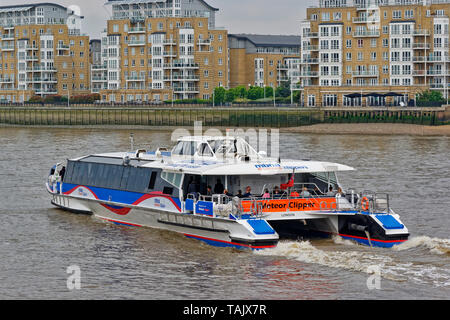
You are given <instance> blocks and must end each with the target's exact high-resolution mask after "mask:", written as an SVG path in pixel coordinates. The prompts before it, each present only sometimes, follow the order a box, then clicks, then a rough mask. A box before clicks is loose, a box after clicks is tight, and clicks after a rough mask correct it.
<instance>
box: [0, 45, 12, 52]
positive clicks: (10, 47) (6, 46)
mask: <svg viewBox="0 0 450 320" xmlns="http://www.w3.org/2000/svg"><path fill="white" fill-rule="evenodd" d="M1 48H2V50H3V51H14V45H12V46H11V45H6V44H3V46H2V47H1Z"/></svg>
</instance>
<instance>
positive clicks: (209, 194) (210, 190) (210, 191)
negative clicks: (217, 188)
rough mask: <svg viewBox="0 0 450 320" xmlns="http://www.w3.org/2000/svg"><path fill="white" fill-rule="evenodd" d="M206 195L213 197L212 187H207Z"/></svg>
mask: <svg viewBox="0 0 450 320" xmlns="http://www.w3.org/2000/svg"><path fill="white" fill-rule="evenodd" d="M206 195H207V196H212V188H211V186H207V187H206Z"/></svg>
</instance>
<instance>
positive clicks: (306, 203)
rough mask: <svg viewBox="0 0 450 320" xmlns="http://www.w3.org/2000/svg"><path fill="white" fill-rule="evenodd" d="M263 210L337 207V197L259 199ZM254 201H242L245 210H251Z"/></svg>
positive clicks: (282, 210)
mask: <svg viewBox="0 0 450 320" xmlns="http://www.w3.org/2000/svg"><path fill="white" fill-rule="evenodd" d="M257 203H258V206H259V207H260V208H261V209H262V212H287V211H319V210H331V209H336V199H335V198H299V199H268V200H266V199H262V200H257ZM252 206H254V202H253V201H251V200H244V201H242V208H243V209H244V212H251V211H252Z"/></svg>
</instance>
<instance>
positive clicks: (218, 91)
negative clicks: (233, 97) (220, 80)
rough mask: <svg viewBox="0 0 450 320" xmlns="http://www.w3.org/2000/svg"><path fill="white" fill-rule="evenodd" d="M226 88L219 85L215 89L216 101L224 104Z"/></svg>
mask: <svg viewBox="0 0 450 320" xmlns="http://www.w3.org/2000/svg"><path fill="white" fill-rule="evenodd" d="M225 93H226V90H225V88H224V87H217V88H215V89H214V103H215V104H222V103H224V102H225Z"/></svg>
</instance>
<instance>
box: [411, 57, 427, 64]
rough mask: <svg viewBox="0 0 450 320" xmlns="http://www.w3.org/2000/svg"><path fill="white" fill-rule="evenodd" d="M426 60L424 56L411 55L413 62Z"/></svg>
mask: <svg viewBox="0 0 450 320" xmlns="http://www.w3.org/2000/svg"><path fill="white" fill-rule="evenodd" d="M426 60H427V59H426V58H425V57H424V56H415V57H413V62H415V63H423V62H425V61H426Z"/></svg>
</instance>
